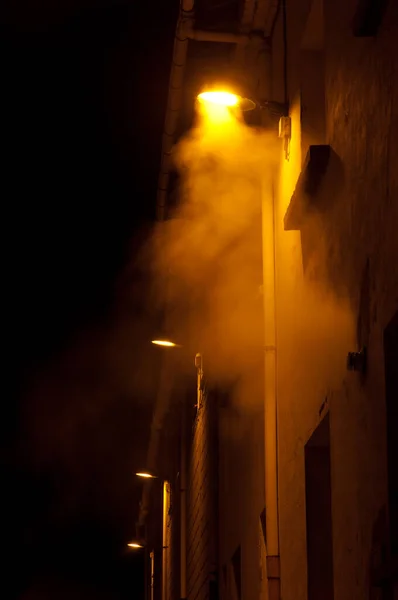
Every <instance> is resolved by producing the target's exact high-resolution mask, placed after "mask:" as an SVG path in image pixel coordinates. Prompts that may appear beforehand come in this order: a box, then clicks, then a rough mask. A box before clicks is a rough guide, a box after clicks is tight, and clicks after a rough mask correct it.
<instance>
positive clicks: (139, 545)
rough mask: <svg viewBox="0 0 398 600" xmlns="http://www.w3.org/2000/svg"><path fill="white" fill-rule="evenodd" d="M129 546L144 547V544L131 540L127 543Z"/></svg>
mask: <svg viewBox="0 0 398 600" xmlns="http://www.w3.org/2000/svg"><path fill="white" fill-rule="evenodd" d="M127 546H128V547H129V548H143V547H144V546H143V545H142V544H139V543H138V542H130V543H129V544H127Z"/></svg>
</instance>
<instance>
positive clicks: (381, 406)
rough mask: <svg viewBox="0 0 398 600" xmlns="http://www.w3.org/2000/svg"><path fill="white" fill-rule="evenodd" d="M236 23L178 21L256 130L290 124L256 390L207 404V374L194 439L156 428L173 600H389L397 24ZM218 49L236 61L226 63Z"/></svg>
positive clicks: (267, 267) (270, 186)
mask: <svg viewBox="0 0 398 600" xmlns="http://www.w3.org/2000/svg"><path fill="white" fill-rule="evenodd" d="M235 4H236V3H233V2H231V3H228V6H229V9H228V10H229V12H228V13H227V14H224V17H225V18H223V12H222V9H220V8H215V7H216V6H218V5H217V3H213V2H208V3H205V2H198V3H197V5H196V6H195V7H194V6H193V5H192V6H185V5H182V13H181V17H180V18H181V19H183V20H185V19H186V18H187V15H188V16H189V18H191V16H192V14H193V13H192V12H191V11H195V10H196V11H197V14H198V18H197V20H196V22H195V25H194V27H195V28H196V29H197V30H198V31H199V33H198V35H197V36H196V37H195V35H194V34H192V31H191V33H190V39H193V40H196V41H193V42H189V43H188V42H187V41H186V43H187V44H188V45H189V44H195V45H200V44H201V43H202V44H205V45H206V44H208V46H206V52H204V53H203V54H204V55H205V57H204V58H203V55H202V57H201V58H202V59H203V60H204V61H205V64H206V65H209V67H208V68H209V69H210V70H211V67H212V66H213V69H214V68H215V67H214V65H216V66H217V68H220V65H224V64H226V63H228V61H229V62H231V61H232V62H233V61H240V64H241V65H242V64H243V65H244V68H245V71H246V73H248V74H249V75H250V77H249V79H250V80H251V82H252V83H253V82H255V86H256V94H257V97H258V98H261V101H262V106H261V110H260V111H259V113H258V114H257V116H256V119H257V122H256V123H255V125H256V126H257V127H259V126H260V127H261V126H264V127H266V128H268V129H271V130H272V131H274V132H275V138H277V136H278V127H277V126H278V121H279V118H280V117H283V119H282V120H281V121H280V135H281V139H280V141H279V146H278V153H279V156H278V160H277V164H276V166H275V168H274V169H273V171H272V177H271V180H270V178H269V177H268V176H267V177H266V178H264V181H263V182H261V185H260V188H259V189H261V193H260V196H261V208H262V210H261V213H262V245H261V247H260V248H262V250H260V255H261V256H260V258H261V263H262V267H263V277H262V281H261V277H260V279H259V281H258V284H259V286H261V294H262V301H263V316H262V320H261V326H262V327H263V344H262V347H261V353H260V354H261V358H260V361H259V362H258V363H256V366H255V369H253V370H252V371H251V374H250V376H251V378H252V380H255V381H256V382H257V383H258V385H255V386H253V387H252V388H251V389H250V392H249V391H248V388H247V386H246V387H245V386H243V387H241V388H239V386H235V388H234V390H233V391H231V387H228V393H227V392H226V391H225V390H224V391H223V393H220V391H218V392H216V391H215V389H213V387H212V378H211V365H210V364H209V366H208V371H209V377H208V378H206V373H207V367H206V368H205V369H204V374H203V378H202V377H199V392H198V400H197V402H196V400H195V396H194V395H192V394H191V395H189V394H188V395H184V403H185V404H186V405H187V406H188V407H189V410H188V415H186V417H185V419H182V421H179V419H180V416H178V415H180V414H181V404H180V403H178V407H177V408H176V407H175V406H176V405H174V409H173V408H170V407H171V406H172V402H170V406H169V409H168V410H167V411H164V418H163V419H162V422H161V424H159V423H158V425H159V427H160V428H163V429H165V430H167V428H168V427H171V426H170V423H171V422H173V423H176V422H177V421H178V422H179V423H182V424H181V426H178V427H174V429H173V431H174V434H173V435H172V436H169V437H167V435H166V434H165V436H164V437H165V439H166V438H167V443H165V442H163V443H162V442H160V443H159V444H158V446H157V458H156V453H155V455H154V454H153V452H152V454H151V456H152V460H153V461H154V462H155V463H156V462H157V464H160V459H159V455H160V454H161V455H163V460H166V459H165V455H166V454H167V453H168V452H170V455H173V457H174V458H173V459H170V461H169V463H168V467H167V469H166V471H167V470H168V472H172V473H173V477H174V476H176V478H175V479H174V480H173V481H174V482H175V483H174V486H172V487H173V489H174V491H172V492H171V493H172V497H173V494H174V495H175V496H176V497H178V498H179V500H178V501H176V502H174V503H173V510H172V511H170V510H169V509H168V513H169V514H168V521H167V527H168V528H170V531H171V528H172V527H174V528H175V532H177V533H175V532H174V534H173V535H171V534H167V535H168V537H167V540H168V543H167V544H166V545H167V546H168V549H167V552H168V553H172V552H174V556H177V557H178V558H177V559H174V562H173V565H175V567H174V568H170V564H171V563H170V564H169V565H168V568H167V576H166V579H167V580H168V581H167V582H166V583H165V588H164V589H166V588H167V591H163V597H162V600H174V599H177V598H178V597H180V598H185V597H186V598H189V600H197V599H198V600H199V599H200V600H202V599H203V600H205V599H206V600H207V599H210V598H211V599H212V598H221V599H222V600H254V599H264V600H265V599H268V598H269V599H270V600H273V599H274V598H278V599H279V598H283V600H307V599H308V600H332V599H336V600H337V599H338V600H345V599H347V600H365V599H368V598H369V599H375V600H376V599H377V600H379V599H380V600H392V599H395V598H398V583H397V556H398V529H397V524H398V495H397V490H398V475H397V473H398V467H397V464H398V454H397V447H398V446H397V439H398V415H397V408H396V406H397V400H398V383H397V373H398V350H397V344H398V341H397V336H398V312H397V311H398V236H397V234H396V230H397V226H398V152H396V151H395V147H394V132H396V131H398V74H397V73H398V66H397V60H396V56H397V55H398V44H397V40H398V5H397V3H396V2H394V1H393V0H390V1H389V2H385V3H384V2H381V1H377V0H344V1H343V0H338V1H337V0H336V1H332V0H297V1H296V2H294V1H292V0H291V1H289V0H286V2H283V0H282V1H280V2H272V1H270V2H258V3H257V4H255V3H253V4H252V3H250V2H241V3H240V4H239V6H235ZM213 5H214V6H213ZM184 6H185V8H184ZM233 6H235V8H236V10H235V12H234V11H233V10H232V7H233ZM188 9H189V10H188ZM220 11H221V12H220ZM207 14H210V15H214V14H216V15H218V17H217V18H218V22H217V23H216V24H214V23H210V22H209V21H206V15H207ZM234 15H235V16H234ZM227 17H228V18H227ZM209 18H210V17H209ZM234 19H235V20H234ZM217 24H218V34H215V25H217ZM199 27H200V28H201V29H200V30H199ZM178 31H179V30H178ZM206 31H207V32H208V36H207V37H206V35H205V33H206ZM228 31H229V32H230V34H231V37H230V38H228V40H227V42H226V41H225V40H226V39H227V38H225V35H226V34H227V33H228ZM250 32H254V33H255V35H252V36H248V37H247V43H246V46H245V44H244V43H243V42H242V36H244V35H245V34H248V33H250ZM259 34H260V37H262V38H263V42H262V43H261V44H258V39H257V36H258V35H259ZM217 35H218V38H217V40H216V39H215V38H216V37H217ZM223 35H224V38H223ZM212 36H213V38H214V39H213V41H212V39H211V38H212ZM234 36H235V37H234ZM239 36H241V37H239ZM200 39H202V42H200V41H198V40H200ZM253 40H255V41H254V42H253ZM235 43H236V44H235ZM226 46H228V48H229V49H230V48H231V47H233V48H235V46H236V47H238V48H240V49H239V50H238V51H236V52H235V51H234V52H233V53H231V52H230V51H229V53H227V54H225V47H226ZM221 47H222V49H220V48H221ZM212 48H213V50H212ZM241 48H245V50H244V51H243V50H242V49H241ZM242 52H243V53H244V54H243V55H242ZM213 56H214V63H213V62H212V59H213ZM197 62H198V61H197V56H195V55H193V54H192V53H191V54H190V51H189V50H187V53H186V55H185V77H184V79H182V78H181V81H180V83H181V90H182V92H181V94H182V95H181V98H182V100H181V103H180V118H181V114H182V115H184V114H185V116H186V110H188V109H186V106H188V105H189V102H191V103H192V93H191V92H190V93H187V90H191V91H192V86H191V82H192V81H193V80H195V77H196V76H197V73H198V71H199V70H201V72H202V73H203V68H199V69H198V67H197ZM199 62H200V61H199ZM201 64H202V65H203V64H204V63H203V62H202V63H201ZM195 69H196V71H195ZM210 70H208V71H206V72H210ZM184 86H186V87H184ZM252 89H253V87H252ZM184 93H185V95H184ZM192 110H193V109H192ZM184 111H185V113H184ZM188 112H189V110H188ZM187 122H189V119H188V121H187ZM178 127H180V129H178ZM181 127H182V126H181V125H179V126H178V125H176V127H175V134H176V135H177V134H180V133H181ZM256 235H257V234H256ZM236 281H237V283H238V284H239V273H237V274H236ZM259 323H260V321H259ZM192 375H193V377H194V373H192ZM175 376H176V378H178V374H176V375H175ZM232 379H233V378H232ZM205 381H206V383H207V388H205V387H204V382H205ZM232 387H233V385H232ZM249 393H250V398H249V397H248V394H249ZM172 396H173V392H172V391H170V390H169V392H168V397H169V400H170V398H171V397H172ZM232 397H233V401H232V400H231V398H232ZM195 402H196V407H194V404H195ZM245 406H250V410H244V407H245ZM242 407H243V409H242ZM176 415H177V416H176ZM172 448H174V450H175V449H176V448H178V452H175V451H173V452H172V451H171V449H172ZM154 456H155V458H154ZM151 466H152V467H156V464H154V465H151ZM176 474H178V477H177V475H176ZM181 481H182V482H183V484H181ZM181 499H182V500H181ZM184 506H185V508H184ZM182 507H183V508H182ZM146 519H155V520H156V516H154V515H153V514H151V512H149V514H148V515H146ZM172 545H174V546H173V548H171V546H172ZM162 551H163V552H164V548H163V550H162ZM157 575H158V574H156V576H157ZM159 576H160V573H159ZM173 582H174V583H173ZM159 590H160V588H159Z"/></svg>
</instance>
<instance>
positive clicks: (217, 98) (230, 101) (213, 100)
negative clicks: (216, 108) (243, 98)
mask: <svg viewBox="0 0 398 600" xmlns="http://www.w3.org/2000/svg"><path fill="white" fill-rule="evenodd" d="M198 100H200V101H201V102H209V103H210V104H218V105H220V106H238V104H239V101H240V98H239V96H237V95H236V94H231V93H230V92H216V91H214V92H202V93H201V94H199V95H198Z"/></svg>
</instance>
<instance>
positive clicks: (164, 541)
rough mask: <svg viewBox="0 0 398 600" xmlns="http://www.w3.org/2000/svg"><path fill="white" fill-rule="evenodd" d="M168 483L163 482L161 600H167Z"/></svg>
mask: <svg viewBox="0 0 398 600" xmlns="http://www.w3.org/2000/svg"><path fill="white" fill-rule="evenodd" d="M169 494H170V490H169V482H168V481H164V482H163V535H162V600H167V596H168V594H167V567H168V535H167V519H168V514H169Z"/></svg>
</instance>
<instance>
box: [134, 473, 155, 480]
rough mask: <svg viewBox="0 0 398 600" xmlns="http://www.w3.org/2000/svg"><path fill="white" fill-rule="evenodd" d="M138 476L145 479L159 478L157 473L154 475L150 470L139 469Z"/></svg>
mask: <svg viewBox="0 0 398 600" xmlns="http://www.w3.org/2000/svg"><path fill="white" fill-rule="evenodd" d="M136 475H137V477H142V478H143V479H157V475H154V474H153V473H151V472H150V471H139V472H138V473H136Z"/></svg>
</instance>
